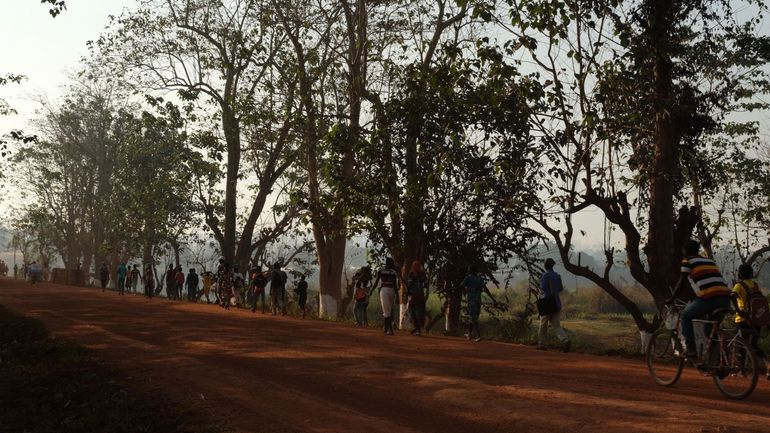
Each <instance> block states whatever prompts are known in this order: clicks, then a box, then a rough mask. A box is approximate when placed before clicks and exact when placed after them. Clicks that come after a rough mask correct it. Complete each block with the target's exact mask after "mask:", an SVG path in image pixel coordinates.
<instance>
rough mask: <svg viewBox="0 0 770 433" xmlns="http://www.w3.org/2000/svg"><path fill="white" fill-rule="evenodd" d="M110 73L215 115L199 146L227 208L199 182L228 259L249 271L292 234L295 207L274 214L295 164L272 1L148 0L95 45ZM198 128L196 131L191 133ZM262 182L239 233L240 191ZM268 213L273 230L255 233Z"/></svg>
mask: <svg viewBox="0 0 770 433" xmlns="http://www.w3.org/2000/svg"><path fill="white" fill-rule="evenodd" d="M93 46H94V48H95V50H96V53H97V56H96V57H97V59H99V60H98V61H97V62H102V61H104V62H105V63H106V64H107V65H109V68H110V71H108V73H114V72H117V73H119V74H121V75H123V76H125V77H126V80H127V81H130V82H131V83H133V84H134V85H135V87H136V89H137V90H138V91H140V92H142V93H144V92H148V91H153V90H156V91H168V90H172V91H175V92H176V93H177V95H178V96H179V97H180V98H181V99H183V100H185V101H196V102H200V103H201V104H204V107H202V108H204V109H205V108H209V107H213V108H214V110H215V112H214V114H213V115H212V116H209V115H207V114H205V113H206V111H205V110H204V114H203V115H201V116H198V117H191V120H198V121H199V125H197V126H198V128H199V132H200V134H199V138H200V139H198V140H194V141H195V142H196V143H197V144H199V145H205V146H207V147H206V148H203V149H201V150H202V151H204V152H206V156H208V157H210V158H211V159H212V160H214V161H216V162H218V163H221V167H222V170H221V171H222V172H224V199H223V200H222V199H220V191H219V190H218V187H217V184H218V183H219V182H218V181H219V179H216V181H214V179H212V178H211V177H210V175H211V174H212V173H213V172H212V171H210V170H207V171H205V173H204V177H203V178H202V179H201V180H200V181H198V182H196V183H197V185H198V186H199V188H198V190H197V192H198V194H197V199H198V201H199V202H200V208H201V210H202V211H203V212H204V214H205V222H206V224H207V226H208V228H209V229H210V230H211V232H212V233H213V235H214V238H215V239H216V240H217V242H218V243H219V246H220V250H221V252H222V254H223V255H224V257H225V258H226V260H228V261H229V262H237V263H239V264H240V265H241V266H242V267H245V266H247V265H248V262H249V261H250V258H251V257H252V256H253V255H254V253H255V251H256V250H257V249H259V248H261V247H264V245H265V244H266V243H268V242H270V241H271V240H274V239H276V238H277V237H279V236H280V235H282V234H283V233H285V231H286V230H288V229H289V227H290V226H291V222H292V221H293V218H294V216H295V214H294V209H293V208H292V207H290V206H275V207H273V208H272V209H270V208H268V207H267V204H268V202H269V199H270V198H271V194H273V193H274V192H275V189H276V186H277V185H278V181H279V180H280V179H282V178H283V175H284V173H285V172H286V171H287V170H288V169H289V168H290V167H291V166H292V163H293V162H294V146H293V144H294V136H293V135H292V134H290V132H292V130H291V129H290V126H291V125H292V122H293V120H294V100H293V96H292V95H293V91H294V90H293V86H294V84H295V83H294V81H293V80H291V79H288V80H286V79H284V75H283V74H282V72H283V71H285V70H286V69H287V68H284V67H283V66H282V64H281V62H280V58H279V57H278V53H279V50H280V48H281V47H282V39H281V36H280V34H279V33H278V32H276V26H274V25H272V22H271V16H270V14H269V13H268V9H267V8H266V2H264V1H251V0H228V1H224V2H214V1H208V0H168V1H166V0H143V1H141V2H140V7H139V8H138V9H137V10H136V11H134V12H131V13H129V14H125V15H123V16H121V17H118V18H117V19H116V20H115V21H114V22H113V23H112V27H111V31H110V32H109V33H107V34H105V35H103V36H102V37H101V38H99V40H97V41H96V42H95V43H94V44H93ZM190 126H191V127H192V126H195V124H191V125H190ZM246 178H253V179H255V182H254V183H255V188H253V194H251V196H250V197H249V199H248V201H247V203H248V206H247V209H248V210H247V212H246V218H244V219H243V220H242V224H239V215H238V211H239V205H238V188H239V185H243V184H244V182H243V180H244V179H246ZM264 212H270V213H272V214H273V215H274V217H275V219H276V221H277V222H276V224H275V225H274V229H273V230H268V231H261V230H260V231H258V232H257V231H256V230H255V229H256V227H257V225H258V222H259V219H260V217H261V216H262V214H263V213H264Z"/></svg>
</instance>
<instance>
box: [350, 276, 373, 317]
mask: <svg viewBox="0 0 770 433" xmlns="http://www.w3.org/2000/svg"><path fill="white" fill-rule="evenodd" d="M364 286H365V282H364V281H361V280H358V281H356V290H355V292H353V299H354V300H355V302H356V303H355V305H354V306H353V315H354V316H355V318H356V326H367V325H368V323H367V321H366V307H368V306H369V297H368V296H367V293H366V287H364Z"/></svg>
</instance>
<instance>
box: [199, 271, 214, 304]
mask: <svg viewBox="0 0 770 433" xmlns="http://www.w3.org/2000/svg"><path fill="white" fill-rule="evenodd" d="M201 280H202V282H203V292H202V293H201V296H205V297H206V303H207V304H210V303H211V300H210V299H209V293H210V292H211V285H212V284H213V283H214V278H213V276H212V275H211V272H209V271H204V272H203V274H202V275H201Z"/></svg>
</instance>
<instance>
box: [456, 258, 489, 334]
mask: <svg viewBox="0 0 770 433" xmlns="http://www.w3.org/2000/svg"><path fill="white" fill-rule="evenodd" d="M461 287H464V288H465V296H466V299H467V301H468V318H469V323H468V334H467V335H466V338H467V339H468V340H470V339H473V340H474V341H481V329H480V328H479V316H480V315H481V295H482V293H487V294H488V295H489V296H490V297H491V296H492V295H491V294H490V293H489V289H487V285H486V283H485V282H484V279H483V278H481V276H479V272H478V269H477V268H476V265H470V266H469V267H468V275H466V276H465V278H464V279H463V282H462V284H461ZM474 333H475V334H476V335H475V337H474Z"/></svg>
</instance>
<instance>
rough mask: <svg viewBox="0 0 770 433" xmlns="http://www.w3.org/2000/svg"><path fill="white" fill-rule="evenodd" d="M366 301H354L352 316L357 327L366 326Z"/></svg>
mask: <svg viewBox="0 0 770 433" xmlns="http://www.w3.org/2000/svg"><path fill="white" fill-rule="evenodd" d="M367 305H368V303H367V302H366V301H356V305H355V306H354V307H353V314H354V315H355V316H356V323H357V324H359V325H366V324H367V323H366V306H367Z"/></svg>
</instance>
